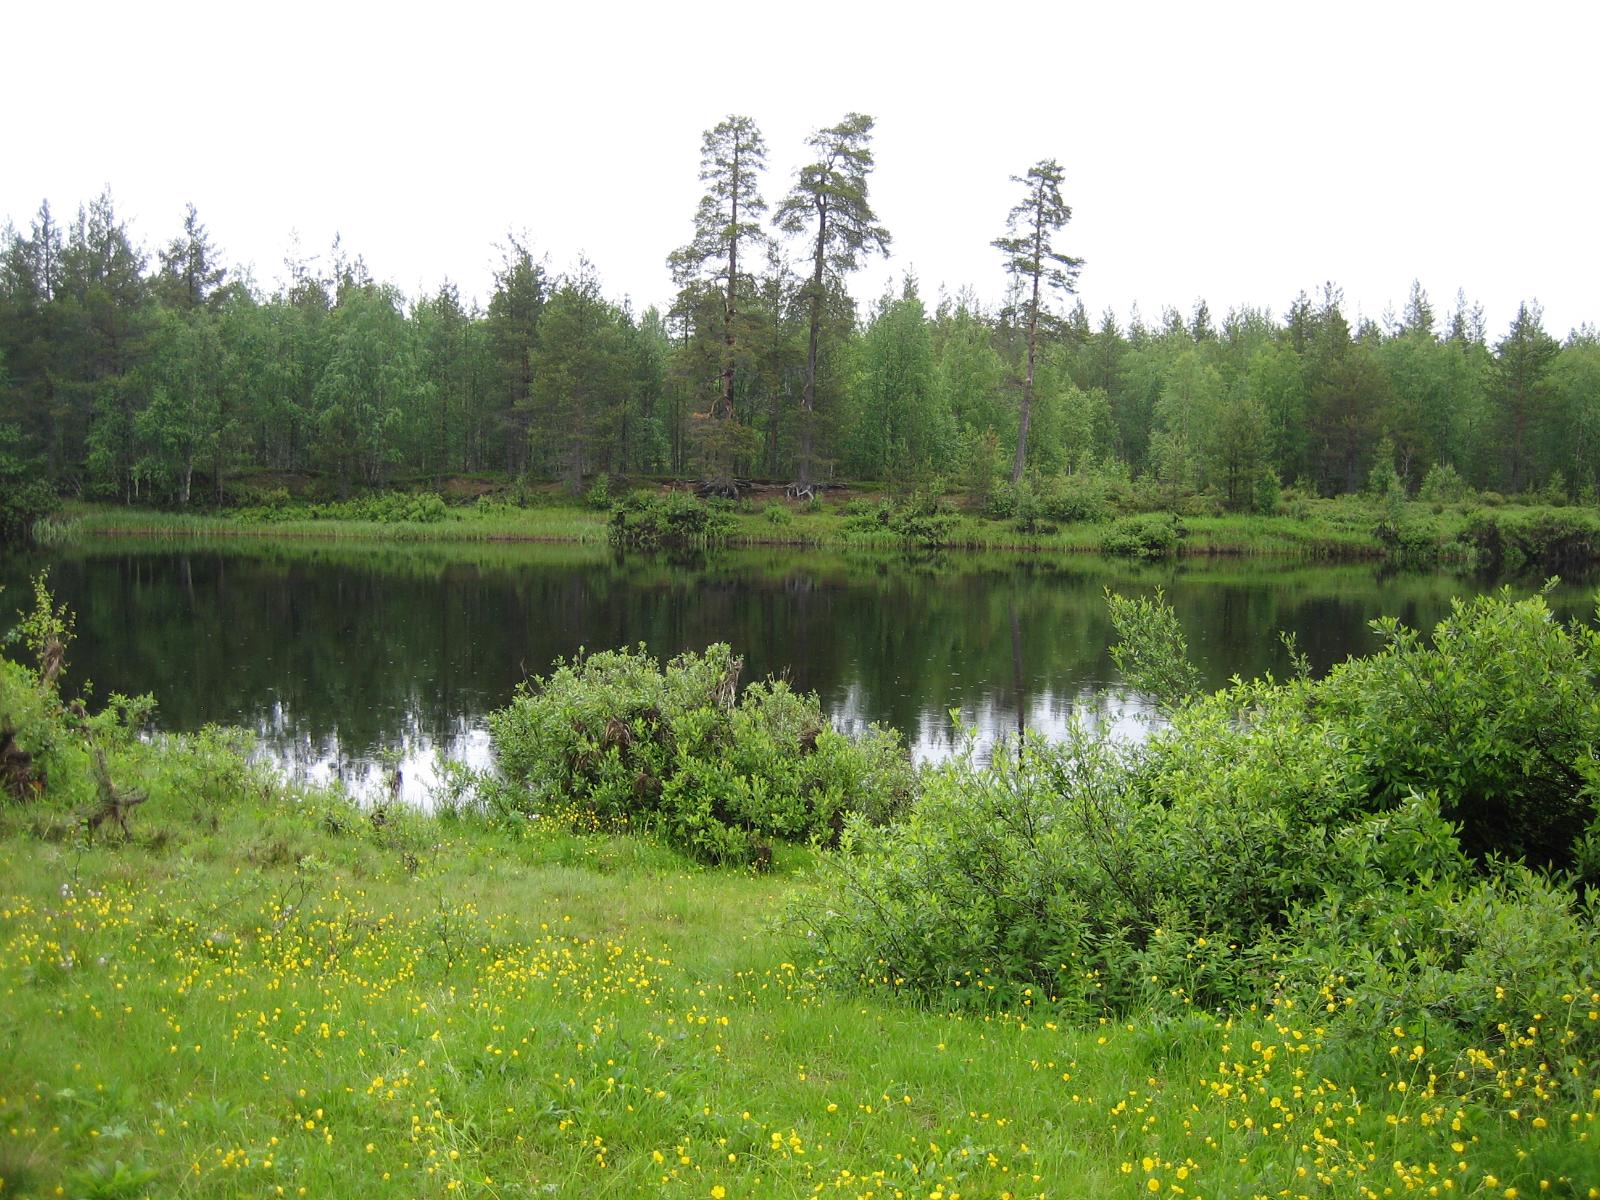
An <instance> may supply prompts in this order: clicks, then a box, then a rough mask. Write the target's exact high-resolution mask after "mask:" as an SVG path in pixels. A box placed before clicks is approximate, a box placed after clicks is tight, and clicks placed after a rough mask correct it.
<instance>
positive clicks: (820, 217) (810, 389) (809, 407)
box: [798, 201, 828, 486]
mask: <svg viewBox="0 0 1600 1200" xmlns="http://www.w3.org/2000/svg"><path fill="white" fill-rule="evenodd" d="M827 246H828V206H827V204H826V202H823V201H819V202H818V204H817V252H816V256H815V259H814V260H813V262H812V268H811V334H810V337H809V339H808V341H807V343H806V386H805V390H804V391H803V392H802V393H801V394H800V409H801V417H800V469H799V472H798V477H799V482H800V483H801V484H802V485H807V486H809V485H810V483H811V457H812V453H813V451H814V449H815V446H816V443H815V441H814V440H813V439H814V434H813V425H814V418H815V414H816V411H817V342H818V335H819V333H820V331H821V327H822V266H823V261H824V252H825V251H826V250H827Z"/></svg>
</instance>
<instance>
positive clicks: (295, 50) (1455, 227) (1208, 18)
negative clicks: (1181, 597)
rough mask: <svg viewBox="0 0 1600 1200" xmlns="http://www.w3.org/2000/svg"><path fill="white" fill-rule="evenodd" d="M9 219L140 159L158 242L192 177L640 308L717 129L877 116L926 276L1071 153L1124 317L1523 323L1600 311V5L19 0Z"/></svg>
mask: <svg viewBox="0 0 1600 1200" xmlns="http://www.w3.org/2000/svg"><path fill="white" fill-rule="evenodd" d="M0 45H3V46H5V52H4V56H3V57H4V70H3V72H0V99H3V101H4V111H5V112H6V114H7V122H6V125H7V128H6V133H5V142H6V145H5V149H4V159H3V161H4V166H3V168H0V219H3V218H4V217H7V216H9V217H10V218H11V219H12V220H13V221H15V222H16V223H17V225H18V226H20V227H23V228H26V226H27V224H28V222H29V221H30V220H31V217H32V215H33V213H34V211H35V210H36V209H37V207H38V205H39V202H40V200H41V199H44V198H48V199H49V200H50V202H51V204H52V206H53V207H54V208H55V209H56V211H57V213H58V215H59V216H61V217H62V218H63V219H64V218H66V217H68V216H70V214H71V213H72V212H73V211H74V210H75V209H76V208H77V206H78V204H79V203H80V202H83V201H86V200H88V199H90V198H91V197H92V196H94V195H95V194H97V193H98V192H99V191H100V190H101V189H102V187H104V186H105V185H107V184H109V185H110V186H111V188H112V192H113V194H114V196H115V198H116V201H117V204H118V208H119V210H120V211H121V212H122V213H123V214H124V215H125V216H127V217H129V218H131V219H132V224H133V228H134V231H135V234H136V235H137V236H138V237H140V238H142V239H143V240H144V241H145V243H146V244H147V246H149V247H150V248H152V249H153V248H154V247H155V245H156V244H157V243H160V242H163V241H165V240H166V239H168V238H170V237H171V236H173V235H174V234H175V233H176V232H177V230H178V227H179V224H180V222H181V219H182V214H183V206H184V204H185V202H186V201H190V200H192V201H193V202H194V203H195V204H196V205H197V206H198V208H199V211H200V216H201V219H202V220H203V221H204V222H205V223H206V224H207V226H208V227H209V229H210V231H211V234H212V237H213V240H214V241H215V242H216V243H217V245H218V246H219V247H220V248H221V249H222V251H223V253H224V256H225V258H227V259H228V260H229V261H233V262H241V263H247V264H253V266H254V272H255V276H256V279H257V281H258V282H259V283H261V284H263V285H267V286H271V285H272V284H274V282H275V281H276V280H277V278H278V277H279V275H280V274H281V271H282V261H283V257H284V254H285V251H286V250H287V248H288V246H289V240H290V233H291V230H296V231H298V233H299V236H300V241H301V244H302V246H303V247H304V249H305V250H306V251H307V252H308V253H310V252H321V251H323V250H324V249H325V247H327V246H328V244H329V243H330V242H331V241H332V239H333V236H334V234H335V232H338V233H341V234H342V235H343V239H344V244H345V247H346V248H347V249H348V250H349V251H350V252H351V253H359V254H361V255H362V256H364V257H365V259H366V261H367V263H368V265H369V266H370V267H371V269H372V270H373V272H374V273H375V274H376V275H378V276H379V277H380V278H384V279H388V280H392V281H393V282H394V283H396V284H398V285H399V286H400V287H401V288H402V289H403V290H405V291H406V292H407V293H408V294H411V295H415V294H417V293H418V292H419V291H422V290H431V289H432V288H433V287H435V286H436V285H437V284H438V283H439V281H440V280H441V279H443V278H445V277H447V276H448V277H449V278H451V279H453V280H455V281H456V282H457V283H458V284H459V286H460V287H461V289H462V291H463V293H464V294H466V295H468V296H477V297H479V298H480V299H482V300H487V296H488V290H489V280H490V274H491V270H492V267H493V265H494V262H495V260H496V255H495V251H494V249H493V246H494V243H496V242H497V241H499V240H501V239H502V237H503V235H504V234H505V232H506V231H507V230H508V229H516V230H524V229H525V230H526V231H527V232H528V234H529V236H530V238H531V241H532V244H533V246H534V247H535V249H536V251H537V252H539V253H541V254H547V255H548V256H549V258H550V261H551V263H552V265H553V266H554V267H555V268H556V269H558V270H559V269H562V268H565V267H567V266H570V265H571V264H572V262H573V261H574V260H575V258H576V257H577V255H578V254H579V253H580V252H582V253H586V254H587V255H588V257H589V258H590V259H592V260H593V261H594V263H595V264H596V266H597V267H598V269H599V271H600V274H601V278H602V281H603V284H604V286H605V289H606V291H607V292H608V293H609V294H611V295H613V296H617V297H620V296H622V295H623V294H627V295H629V296H631V297H632V299H633V301H634V303H635V306H636V307H637V308H643V307H644V306H646V305H648V304H651V303H661V302H664V301H666V300H667V299H668V298H669V296H670V293H671V285H670V281H669V279H668V275H667V271H666V268H665V265H664V260H665V258H666V255H667V253H668V252H669V251H670V250H672V249H673V247H675V246H677V245H680V244H681V243H683V242H684V241H686V240H687V238H688V236H689V232H690V219H691V216H692V214H693V210H694V206H695V203H696V201H697V199H698V197H699V194H700V184H699V181H698V179H697V170H698V162H699V145H700V134H701V132H702V130H704V129H706V128H708V127H709V126H711V125H713V124H715V123H716V122H717V121H718V120H719V119H720V118H721V117H722V116H724V115H726V114H727V113H730V112H740V113H747V114H749V115H750V116H752V117H754V118H755V119H756V121H757V122H758V124H759V125H760V127H761V129H762V131H763V132H764V134H765V135H766V139H767V143H768V146H769V151H770V153H769V159H768V162H769V170H768V173H767V182H766V186H765V189H764V191H765V194H766V195H767V196H768V197H769V199H770V200H772V201H776V199H777V198H778V197H779V196H780V195H781V194H782V192H783V190H784V189H785V188H786V187H787V185H788V182H789V179H790V177H791V174H792V172H793V170H794V168H795V166H796V165H797V164H798V163H799V161H800V160H801V155H802V153H803V150H804V147H803V139H804V138H805V136H806V135H807V134H808V133H809V132H810V131H811V130H812V129H813V128H815V127H817V126H821V125H827V124H831V123H832V122H834V121H835V120H837V119H838V118H839V117H840V116H841V115H842V114H844V113H845V112H847V111H849V110H852V109H854V110H859V111H862V112H867V113H871V114H873V115H874V116H875V117H877V119H878V127H877V136H876V142H875V150H876V154H877V160H878V168H877V172H876V174H875V175H874V177H873V181H872V197H873V201H874V203H875V205H876V207H877V209H878V213H879V215H880V217H881V218H882V220H883V222H884V223H885V224H886V225H887V226H888V228H889V230H890V231H891V233H892V234H893V237H894V247H893V249H894V255H893V258H892V259H891V260H890V261H889V262H888V263H887V264H884V265H881V266H875V267H874V268H873V269H872V270H870V271H866V272H863V273H862V274H861V276H860V277H859V278H858V279H857V281H856V284H855V289H854V290H855V291H856V294H857V295H858V296H860V297H863V298H867V297H871V296H874V295H876V294H878V293H879V292H881V291H882V289H883V287H884V286H885V283H886V282H887V281H888V280H889V279H890V278H891V275H892V277H894V278H898V276H899V274H900V273H901V272H902V271H904V270H907V269H914V270H915V272H916V273H917V275H918V277H919V278H920V280H921V283H922V289H923V294H924V295H925V296H927V297H930V298H931V297H933V296H935V295H936V294H937V291H938V289H939V287H940V286H941V285H943V286H945V287H947V288H949V289H950V290H952V291H954V290H956V289H958V288H960V287H962V286H963V285H970V286H972V287H973V288H974V289H975V290H976V291H977V292H978V294H979V296H980V297H982V298H984V299H985V300H992V299H994V298H996V297H998V295H999V294H1000V292H1001V290H1002V288H1003V283H1004V280H1003V276H1002V274H1001V269H1000V258H999V255H998V253H997V252H996V251H994V250H993V249H991V248H990V246H989V243H990V241H991V240H992V239H993V238H995V237H996V236H998V235H999V234H1000V233H1001V232H1002V231H1003V224H1004V219H1005V214H1006V211H1007V210H1008V209H1009V207H1010V206H1011V204H1012V203H1013V201H1014V196H1015V192H1016V188H1015V185H1013V184H1011V183H1010V182H1009V176H1011V175H1013V174H1020V173H1021V172H1023V171H1025V170H1026V169H1027V167H1028V166H1029V165H1030V164H1032V163H1033V162H1035V161H1036V160H1038V159H1041V158H1048V157H1053V158H1056V159H1058V160H1059V161H1060V162H1061V163H1062V165H1063V167H1064V168H1065V170H1066V183H1065V186H1064V188H1063V192H1064V195H1065V197H1066V199H1067V200H1068V202H1069V203H1070V204H1072V206H1073V208H1074V210H1075V216H1074V219H1073V222H1072V224H1071V225H1070V226H1069V227H1068V229H1067V231H1066V232H1065V235H1064V236H1063V238H1062V239H1061V244H1062V248H1063V249H1065V250H1066V251H1068V252H1069V253H1074V254H1078V255H1081V256H1082V257H1084V258H1085V259H1087V266H1086V267H1085V269H1084V271H1083V275H1082V278H1081V281H1080V289H1079V290H1080V292H1081V294H1082V296H1083V299H1084V302H1085V303H1086V304H1087V305H1088V307H1089V310H1090V312H1091V314H1094V315H1095V316H1096V317H1098V314H1099V313H1100V311H1101V310H1102V309H1104V308H1105V307H1107V306H1110V307H1112V308H1114V309H1116V311H1117V313H1118V314H1119V316H1120V317H1122V318H1124V319H1125V318H1126V315H1127V312H1128V309H1129V306H1130V305H1131V304H1132V303H1134V302H1137V303H1138V304H1139V305H1140V307H1141V309H1142V310H1143V312H1144V314H1145V316H1146V318H1147V319H1148V320H1152V321H1153V320H1154V319H1155V318H1156V317H1157V316H1158V315H1159V313H1160V310H1161V308H1162V307H1163V305H1167V304H1171V305H1175V306H1177V307H1179V308H1181V309H1182V310H1184V311H1185V312H1187V311H1188V310H1189V309H1190V308H1191V307H1192V305H1193V304H1194V302H1195V300H1196V299H1197V298H1199V297H1202V296H1203V297H1205V298H1206V300H1207V301H1208V302H1209V303H1210V305H1211V308H1212V311H1213V313H1214V314H1216V315H1217V316H1219V317H1220V315H1221V314H1222V313H1223V312H1224V311H1225V310H1226V309H1228V308H1229V307H1231V306H1233V305H1236V304H1246V303H1248V304H1256V305H1268V306H1271V307H1272V308H1273V309H1274V310H1275V311H1277V312H1279V313H1281V312H1282V311H1283V310H1284V308H1285V307H1286V306H1287V304H1288V302H1289V300H1290V299H1291V298H1292V297H1293V296H1294V294H1295V293H1296V292H1297V291H1298V290H1300V289H1301V288H1304V289H1306V290H1308V291H1311V292H1313V293H1315V292H1316V290H1317V289H1318V288H1319V287H1320V285H1321V283H1322V281H1324V280H1328V279H1331V280H1334V281H1335V282H1337V283H1339V284H1340V285H1341V286H1342V287H1343V288H1344V290H1345V294H1346V297H1347V301H1348V306H1347V308H1348V311H1349V312H1350V313H1351V314H1352V315H1353V314H1354V313H1355V312H1357V311H1360V312H1362V313H1365V314H1367V315H1371V316H1374V317H1381V315H1382V314H1383V312H1384V310H1385V308H1386V307H1390V306H1392V307H1393V308H1395V309H1399V308H1400V307H1401V305H1402V304H1403V303H1404V300H1405V297H1406V293H1407V291H1408V289H1409V287H1410V283H1411V280H1412V279H1413V277H1415V278H1419V279H1420V280H1421V281H1422V283H1423V286H1424V287H1426V288H1427V289H1428V291H1429V292H1430V293H1431V295H1432V298H1433V300H1434V304H1435V307H1436V309H1438V310H1439V311H1440V313H1441V315H1442V314H1444V313H1445V312H1447V311H1448V310H1449V309H1450V308H1451V306H1452V305H1453V303H1454V298H1455V294H1456V290H1457V288H1464V289H1465V291H1466V293H1467V295H1468V297H1469V298H1470V299H1473V300H1477V301H1481V302H1482V303H1483V304H1484V306H1485V308H1486V310H1487V316H1488V321H1489V331H1490V336H1491V339H1493V338H1497V337H1498V336H1500V334H1501V333H1502V332H1503V331H1504V329H1505V326H1506V324H1507V323H1508V322H1509V320H1510V318H1511V316H1512V314H1513V313H1514V311H1515V309H1516V305H1517V302H1518V301H1519V300H1520V299H1523V298H1537V299H1538V300H1540V301H1541V302H1542V303H1543V304H1544V308H1545V314H1546V327H1547V328H1548V329H1549V330H1550V331H1551V332H1552V333H1554V334H1556V335H1557V336H1564V335H1565V334H1566V332H1567V331H1568V330H1569V328H1571V327H1572V326H1573V325H1575V324H1578V323H1580V322H1600V289H1597V288H1596V286H1595V281H1596V280H1597V279H1600V237H1597V236H1596V229H1595V217H1596V212H1597V210H1600V204H1597V200H1600V196H1597V187H1596V184H1597V181H1600V165H1597V163H1600V156H1597V154H1596V148H1597V142H1596V135H1597V122H1596V117H1597V115H1600V100H1597V97H1600V81H1597V76H1596V65H1595V58H1594V55H1595V52H1596V47H1597V46H1600V4H1597V3H1594V2H1593V0H1587V2H1584V3H1577V2H1573V3H1552V2H1549V0H1531V2H1530V0H1524V3H1521V4H1519V5H1516V6H1513V5H1510V4H1505V3H1499V4H1493V5H1488V4H1484V5H1479V4H1472V3H1459V2H1458V3H1410V2H1408V0H1388V2H1387V3H1368V2H1366V0H1362V2H1359V3H1343V4H1315V5H1313V4H1299V3H1289V2H1279V3H1264V4H1229V5H1222V4H1217V3H1210V4H1203V3H1194V2H1190V3H1185V4H1113V3H1107V2H1101V3H1094V4H1076V3H1046V4H1031V3H1012V4H1005V5H1002V4H963V5H959V6H958V5H943V4H935V3H915V4H909V3H908V4H897V5H892V6H891V5H888V4H879V3H875V2H874V0H854V2H851V3H838V2H836V0H814V2H813V3H810V4H805V5H781V6H780V5H775V4H759V3H748V4H741V3H730V2H728V0H723V2H722V3H716V4H708V3H703V2H702V0H692V2H685V3H670V2H657V3H648V4H630V3H609V4H593V5H584V4H582V3H576V2H575V3H563V4H559V5H556V4H538V3H521V4H515V5H510V4H508V5H504V6H501V5H490V4H480V3H475V2H472V0H457V2H456V3H452V4H430V5H426V6H412V5H406V4H397V3H387V4H382V5H366V4H360V5H357V4H343V3H338V2H337V0H323V2H321V3H302V2H300V0H291V2H285V3H278V4H273V5H259V6H249V7H246V6H242V5H232V4H218V3H215V2H206V3H197V4H177V3H164V2H160V0H157V2H154V3H143V4H129V3H125V2H124V3H116V4H105V5H101V4H82V3H66V4H62V5H45V4H37V3H35V4H15V5H9V6H7V8H6V10H5V12H4V15H0Z"/></svg>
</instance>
